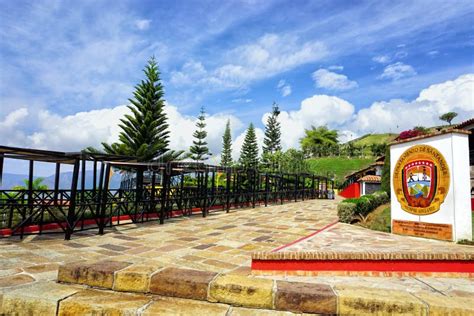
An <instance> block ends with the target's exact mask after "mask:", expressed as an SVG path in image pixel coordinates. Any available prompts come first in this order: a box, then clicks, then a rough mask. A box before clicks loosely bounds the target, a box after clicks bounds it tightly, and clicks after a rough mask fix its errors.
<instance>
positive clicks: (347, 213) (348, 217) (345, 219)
mask: <svg viewBox="0 0 474 316" xmlns="http://www.w3.org/2000/svg"><path fill="white" fill-rule="evenodd" d="M355 214H356V205H355V204H354V203H339V204H338V205H337V216H339V221H340V222H342V223H350V222H352V220H353V218H354V216H355Z"/></svg>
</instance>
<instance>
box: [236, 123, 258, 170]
mask: <svg viewBox="0 0 474 316" xmlns="http://www.w3.org/2000/svg"><path fill="white" fill-rule="evenodd" d="M239 163H240V164H241V165H242V166H243V167H246V168H256V167H257V166H258V144H257V135H255V128H254V127H253V124H252V123H250V125H249V128H248V129H247V133H246V134H245V139H244V143H243V144H242V149H241V151H240V158H239Z"/></svg>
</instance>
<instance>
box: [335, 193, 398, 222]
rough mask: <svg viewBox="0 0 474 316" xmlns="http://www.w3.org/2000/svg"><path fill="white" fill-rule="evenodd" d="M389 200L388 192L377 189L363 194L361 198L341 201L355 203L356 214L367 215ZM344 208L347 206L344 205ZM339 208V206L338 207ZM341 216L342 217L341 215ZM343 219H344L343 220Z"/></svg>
mask: <svg viewBox="0 0 474 316" xmlns="http://www.w3.org/2000/svg"><path fill="white" fill-rule="evenodd" d="M388 201H389V197H388V194H387V193H386V192H383V191H377V192H374V193H373V194H368V195H363V196H361V197H360V198H352V199H345V200H343V201H342V202H344V203H340V204H339V205H341V204H349V205H354V207H355V208H354V214H353V215H358V214H360V215H362V216H367V214H369V213H370V212H372V211H373V210H374V209H376V208H377V207H378V206H380V205H382V204H384V203H387V202H388ZM342 208H343V209H344V208H345V206H343V207H342ZM338 209H339V207H338ZM339 218H341V217H339ZM341 221H342V220H341Z"/></svg>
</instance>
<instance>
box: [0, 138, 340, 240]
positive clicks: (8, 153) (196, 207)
mask: <svg viewBox="0 0 474 316" xmlns="http://www.w3.org/2000/svg"><path fill="white" fill-rule="evenodd" d="M0 149H3V150H4V152H3V154H2V153H1V152H0V167H2V164H3V158H4V157H2V155H4V156H5V157H7V158H12V159H26V160H29V173H28V179H29V182H28V186H27V188H24V189H21V190H13V189H10V190H6V189H4V190H0V236H16V235H18V236H20V237H21V238H23V236H24V235H29V234H45V233H48V234H49V233H56V234H58V233H59V234H64V236H65V239H70V238H71V236H72V235H73V234H74V233H75V232H78V231H83V230H97V231H98V233H99V234H103V233H104V231H105V230H106V229H107V228H110V227H113V226H117V225H126V224H130V223H135V224H138V223H143V222H148V221H158V222H159V223H160V224H163V223H164V222H165V220H167V219H169V218H171V217H175V216H191V215H193V214H200V215H202V216H203V217H206V216H207V215H208V214H209V212H215V211H225V212H229V210H230V209H238V208H243V207H256V206H260V205H261V206H267V205H271V204H283V203H286V202H291V201H301V200H307V199H327V198H334V193H333V190H334V182H333V181H332V180H330V179H328V178H325V177H320V176H316V175H313V174H307V173H300V174H289V173H268V172H261V171H259V170H257V169H248V168H247V169H243V168H224V167H218V166H211V165H205V164H202V163H189V162H187V163H183V162H170V163H158V162H150V163H139V162H130V161H125V158H124V159H123V161H108V160H106V158H110V157H107V156H104V155H100V156H96V157H94V156H87V155H83V154H67V153H65V154H64V153H59V152H45V151H39V150H26V149H18V148H9V147H1V146H0ZM20 154H21V156H18V155H20ZM34 155H40V156H39V158H37V157H36V156H34ZM113 158H115V157H113ZM119 158H120V157H119ZM35 159H38V160H35ZM35 161H47V162H54V163H56V176H55V183H54V189H51V190H49V189H48V190H37V189H35V188H33V186H32V185H30V183H32V180H33V171H34V162H35ZM86 161H87V162H89V163H93V181H92V185H89V186H90V187H92V188H91V189H90V188H86V185H85V183H86V181H85V175H86ZM99 163H100V166H99V165H98V164H99ZM60 164H70V165H73V173H72V180H71V183H70V189H67V190H64V189H59V188H60V183H59V179H60V177H59V176H58V175H59V171H60V166H59V165H60ZM99 167H100V168H99ZM112 168H113V169H115V170H120V171H121V172H123V173H128V174H129V175H130V174H134V175H135V177H128V179H129V180H130V179H132V180H133V181H129V180H127V181H128V184H127V185H123V186H122V187H121V188H120V189H110V188H109V181H110V175H111V171H112ZM1 169H2V168H0V175H1V174H2V170H1ZM99 169H100V170H99ZM80 174H81V177H80V181H78V180H79V175H80ZM0 179H1V178H0ZM63 185H64V184H63Z"/></svg>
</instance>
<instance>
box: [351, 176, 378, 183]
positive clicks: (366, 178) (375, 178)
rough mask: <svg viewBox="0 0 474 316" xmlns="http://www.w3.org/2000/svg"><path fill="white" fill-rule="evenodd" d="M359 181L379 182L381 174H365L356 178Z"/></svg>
mask: <svg viewBox="0 0 474 316" xmlns="http://www.w3.org/2000/svg"><path fill="white" fill-rule="evenodd" d="M357 181H359V182H361V181H364V182H372V183H380V182H381V181H382V177H381V176H374V175H366V176H363V177H362V178H360V179H359V180H357Z"/></svg>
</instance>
